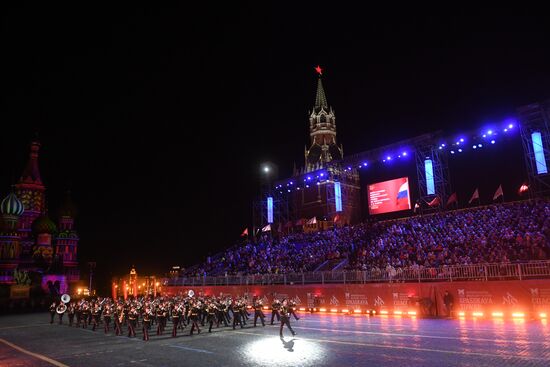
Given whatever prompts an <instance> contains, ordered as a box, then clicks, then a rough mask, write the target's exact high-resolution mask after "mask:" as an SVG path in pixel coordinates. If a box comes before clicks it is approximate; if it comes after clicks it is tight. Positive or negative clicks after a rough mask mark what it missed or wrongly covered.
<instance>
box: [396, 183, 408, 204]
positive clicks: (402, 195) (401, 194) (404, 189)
mask: <svg viewBox="0 0 550 367" xmlns="http://www.w3.org/2000/svg"><path fill="white" fill-rule="evenodd" d="M408 197H409V183H408V182H405V183H404V184H403V185H401V187H399V191H398V192H397V199H398V200H399V199H408Z"/></svg>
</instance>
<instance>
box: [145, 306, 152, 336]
mask: <svg viewBox="0 0 550 367" xmlns="http://www.w3.org/2000/svg"><path fill="white" fill-rule="evenodd" d="M153 316H154V313H153V310H151V309H150V308H149V307H146V308H145V312H144V313H143V340H145V341H147V340H149V329H151V320H152V319H153Z"/></svg>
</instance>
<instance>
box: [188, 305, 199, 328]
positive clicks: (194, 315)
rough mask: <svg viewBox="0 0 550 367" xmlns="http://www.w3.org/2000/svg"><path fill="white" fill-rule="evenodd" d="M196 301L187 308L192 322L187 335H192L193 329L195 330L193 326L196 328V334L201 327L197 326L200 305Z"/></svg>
mask: <svg viewBox="0 0 550 367" xmlns="http://www.w3.org/2000/svg"><path fill="white" fill-rule="evenodd" d="M197 303H198V302H197V301H195V302H194V303H192V304H191V305H190V309H189V319H190V322H191V323H192V326H191V331H190V332H189V335H193V331H194V330H195V327H196V328H197V334H200V333H201V329H200V327H199V312H200V306H199V305H197Z"/></svg>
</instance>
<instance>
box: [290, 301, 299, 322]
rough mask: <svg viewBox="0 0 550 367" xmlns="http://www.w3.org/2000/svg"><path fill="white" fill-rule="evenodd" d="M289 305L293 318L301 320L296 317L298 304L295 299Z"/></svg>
mask: <svg viewBox="0 0 550 367" xmlns="http://www.w3.org/2000/svg"><path fill="white" fill-rule="evenodd" d="M288 305H289V307H290V313H291V314H292V316H294V318H295V319H296V321H298V320H300V318H299V317H298V316H297V315H296V306H297V304H296V302H295V301H294V300H293V299H290V300H289V301H288Z"/></svg>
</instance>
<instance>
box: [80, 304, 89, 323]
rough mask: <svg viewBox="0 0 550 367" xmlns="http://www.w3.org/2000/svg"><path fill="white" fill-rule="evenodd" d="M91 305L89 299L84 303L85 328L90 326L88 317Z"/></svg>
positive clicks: (83, 318) (83, 317) (83, 319)
mask: <svg viewBox="0 0 550 367" xmlns="http://www.w3.org/2000/svg"><path fill="white" fill-rule="evenodd" d="M90 314H91V313H90V305H89V304H88V302H87V301H84V303H83V304H82V313H81V315H82V327H83V328H84V329H87V328H88V317H89V316H90Z"/></svg>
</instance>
